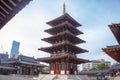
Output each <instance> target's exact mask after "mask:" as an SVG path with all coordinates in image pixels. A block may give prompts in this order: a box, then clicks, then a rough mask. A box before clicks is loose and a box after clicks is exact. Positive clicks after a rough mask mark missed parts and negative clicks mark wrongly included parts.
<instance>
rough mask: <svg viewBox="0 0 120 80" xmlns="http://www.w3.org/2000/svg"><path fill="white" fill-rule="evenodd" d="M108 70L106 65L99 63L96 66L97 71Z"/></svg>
mask: <svg viewBox="0 0 120 80" xmlns="http://www.w3.org/2000/svg"><path fill="white" fill-rule="evenodd" d="M108 68H109V67H108V65H106V64H105V63H104V62H100V63H99V64H98V66H97V69H98V70H106V69H108Z"/></svg>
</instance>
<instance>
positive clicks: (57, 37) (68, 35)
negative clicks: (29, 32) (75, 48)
mask: <svg viewBox="0 0 120 80" xmlns="http://www.w3.org/2000/svg"><path fill="white" fill-rule="evenodd" d="M42 40H44V41H46V42H48V43H51V44H55V43H56V42H59V41H61V42H62V41H66V40H67V41H69V42H71V43H72V44H79V43H83V42H85V41H84V40H82V39H80V38H78V37H76V36H74V35H73V34H72V33H70V32H69V31H64V32H61V33H59V34H56V35H54V36H51V37H48V38H44V39H42Z"/></svg>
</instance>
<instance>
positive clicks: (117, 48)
mask: <svg viewBox="0 0 120 80" xmlns="http://www.w3.org/2000/svg"><path fill="white" fill-rule="evenodd" d="M109 28H110V30H111V31H112V32H113V34H114V36H115V38H116V40H117V41H118V43H119V44H118V45H114V46H107V48H103V49H102V50H103V51H104V52H105V53H106V54H107V55H109V56H110V57H112V58H113V59H114V60H116V61H117V62H119V63H120V24H112V25H109Z"/></svg>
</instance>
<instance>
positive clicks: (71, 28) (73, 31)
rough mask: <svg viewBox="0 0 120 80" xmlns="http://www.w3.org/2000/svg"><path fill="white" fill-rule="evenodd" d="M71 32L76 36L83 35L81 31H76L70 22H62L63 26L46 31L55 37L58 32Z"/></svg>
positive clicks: (59, 25)
mask: <svg viewBox="0 0 120 80" xmlns="http://www.w3.org/2000/svg"><path fill="white" fill-rule="evenodd" d="M66 29H67V30H69V31H70V32H71V33H73V34H75V35H79V34H83V32H81V31H79V30H78V29H76V28H75V27H74V26H73V25H72V24H71V23H69V22H68V21H65V22H62V23H61V24H58V25H56V26H54V27H52V28H50V29H47V30H45V32H47V33H49V34H52V35H55V34H56V33H58V32H61V31H63V30H66Z"/></svg>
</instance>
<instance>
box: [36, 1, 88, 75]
mask: <svg viewBox="0 0 120 80" xmlns="http://www.w3.org/2000/svg"><path fill="white" fill-rule="evenodd" d="M47 24H48V25H50V26H52V28H50V29H47V30H45V32H47V33H49V34H51V35H52V36H51V37H48V38H44V39H42V40H43V41H46V42H48V43H51V44H52V46H50V47H45V48H39V49H38V50H42V51H45V52H48V53H50V54H51V56H50V57H45V58H38V61H41V62H46V63H49V64H50V74H78V70H77V64H81V63H86V62H88V61H89V60H85V59H80V58H77V56H76V54H79V53H84V52H88V51H87V50H85V49H82V48H79V47H78V46H75V45H76V44H80V43H84V42H85V41H84V40H82V39H79V38H78V37H77V35H79V34H83V32H81V31H79V30H78V29H77V27H79V26H81V24H79V23H78V22H77V21H76V20H74V19H73V18H72V17H71V16H70V15H69V14H68V13H66V6H65V3H64V4H63V15H62V16H60V17H58V18H56V19H54V20H52V21H49V22H47Z"/></svg>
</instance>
